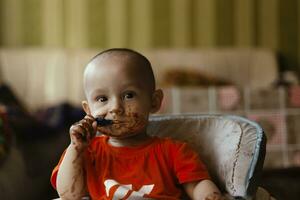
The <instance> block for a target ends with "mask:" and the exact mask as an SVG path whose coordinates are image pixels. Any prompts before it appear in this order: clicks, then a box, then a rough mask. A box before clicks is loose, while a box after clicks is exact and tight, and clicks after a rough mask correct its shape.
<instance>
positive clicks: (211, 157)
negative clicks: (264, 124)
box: [148, 115, 266, 198]
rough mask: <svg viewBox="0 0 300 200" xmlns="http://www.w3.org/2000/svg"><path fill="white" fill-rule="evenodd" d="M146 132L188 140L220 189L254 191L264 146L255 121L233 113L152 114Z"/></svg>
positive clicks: (235, 194)
mask: <svg viewBox="0 0 300 200" xmlns="http://www.w3.org/2000/svg"><path fill="white" fill-rule="evenodd" d="M148 134H150V135H156V136H159V137H171V138H174V139H179V140H182V141H186V142H188V143H189V144H190V145H191V146H192V147H194V148H195V150H196V151H197V152H198V153H199V154H200V156H201V159H202V160H203V162H204V163H205V164H206V165H207V168H208V170H209V172H210V174H211V176H212V178H213V180H214V181H215V182H216V183H217V185H218V186H219V187H220V188H221V190H223V191H224V192H227V193H228V194H229V195H231V196H233V197H243V198H248V197H252V196H253V195H254V193H255V191H256V189H257V187H258V182H259V177H260V172H261V171H262V167H263V162H264V156H265V150H266V138H265V135H264V133H263V130H262V128H261V127H260V126H259V125H258V124H257V123H255V122H253V121H250V120H248V119H245V118H243V117H239V116H232V115H230V116H229V115H164V116H162V115H161V116H160V115H158V116H152V117H151V119H150V124H149V128H148Z"/></svg>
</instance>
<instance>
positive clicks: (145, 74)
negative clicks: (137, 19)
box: [84, 48, 155, 92]
mask: <svg viewBox="0 0 300 200" xmlns="http://www.w3.org/2000/svg"><path fill="white" fill-rule="evenodd" d="M108 68H109V69H108ZM105 70H117V71H118V72H120V73H128V74H130V76H131V77H132V78H133V79H136V80H137V82H139V81H140V82H142V83H143V85H145V86H146V87H147V89H149V91H151V92H153V91H154V90H155V78H154V74H153V70H152V66H151V63H150V62H149V60H148V59H147V58H146V57H145V56H143V55H142V54H140V53H138V52H136V51H133V50H131V49H124V48H114V49H108V50H105V51H102V52H100V53H99V54H97V55H96V56H95V57H93V58H92V59H91V60H90V62H89V63H88V65H87V67H86V69H85V71H84V89H85V91H86V90H87V86H88V85H89V84H91V83H90V81H89V80H90V79H91V77H92V76H93V75H94V74H95V73H101V72H103V73H105ZM111 78H114V77H111ZM116 81H121V80H116Z"/></svg>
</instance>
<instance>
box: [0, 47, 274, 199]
mask: <svg viewBox="0 0 300 200" xmlns="http://www.w3.org/2000/svg"><path fill="white" fill-rule="evenodd" d="M97 52H99V51H98V50H83V49H80V50H68V49H0V83H1V84H6V85H8V86H9V88H10V89H12V91H13V92H14V95H15V96H16V98H18V99H19V100H20V102H18V104H17V105H21V104H22V107H24V109H23V110H22V112H23V114H24V113H25V115H24V116H23V117H22V118H21V119H27V120H28V121H27V122H26V123H23V124H13V122H11V123H12V124H11V125H12V127H13V128H16V127H19V129H15V130H14V133H13V134H14V135H13V142H12V144H11V148H10V152H9V155H8V156H7V158H6V159H5V161H4V162H3V163H2V164H1V166H0V198H1V199H8V200H9V199H41V196H44V197H45V195H49V194H48V192H49V187H50V184H49V177H50V173H51V169H52V167H53V166H54V165H55V163H56V162H57V159H58V157H59V155H60V153H61V151H62V150H63V149H64V148H65V147H66V145H67V144H68V133H67V132H68V125H70V123H72V120H71V121H69V122H68V123H66V124H65V125H66V126H63V127H59V128H57V127H56V128H54V127H53V124H52V125H51V124H48V122H47V119H45V118H44V121H37V119H36V118H35V117H36V116H33V115H32V113H36V111H37V110H38V109H40V108H43V109H46V108H49V107H55V106H56V105H60V104H61V103H64V102H68V103H70V104H72V105H75V106H79V105H80V103H81V101H82V100H83V99H84V94H83V90H82V73H83V70H84V67H85V65H86V63H88V61H89V60H90V59H91V58H92V57H93V56H94V55H95V54H96V53H97ZM141 52H142V53H143V54H144V55H146V57H148V58H149V60H150V61H151V63H152V65H153V70H154V73H155V76H156V78H157V82H158V85H159V86H162V85H163V81H164V80H163V79H164V75H165V73H166V72H168V71H169V70H173V69H184V70H192V71H193V70H194V71H195V72H201V73H204V74H208V75H209V76H213V77H216V78H225V79H226V80H229V81H230V82H231V83H232V84H233V85H235V86H238V87H252V88H257V87H270V86H272V84H273V83H274V82H275V81H276V79H277V77H278V72H277V69H278V66H277V61H276V55H275V53H274V52H272V51H269V50H264V49H208V50H201V49H178V50H165V49H161V50H152V51H150V50H148V51H141ZM1 95H3V93H1ZM0 103H3V102H1V101H0ZM6 103H7V102H6ZM4 104H5V102H4ZM57 112H58V113H59V112H60V111H57ZM60 115H63V114H61V113H60ZM51 116H52V117H54V118H55V116H53V115H51ZM76 117H79V115H76ZM76 117H73V118H72V119H73V120H74V121H75V120H76ZM20 121H22V120H20ZM20 121H19V122H20ZM24 130H27V131H25V132H24ZM38 130H44V131H45V132H44V133H43V131H41V132H38V133H37V131H38ZM22 131H23V132H22ZM20 135H21V136H22V135H23V136H24V135H25V136H26V135H27V136H28V135H32V137H25V138H24V137H20ZM47 188H48V190H47ZM50 196H51V194H50V195H49V196H47V198H49V197H50Z"/></svg>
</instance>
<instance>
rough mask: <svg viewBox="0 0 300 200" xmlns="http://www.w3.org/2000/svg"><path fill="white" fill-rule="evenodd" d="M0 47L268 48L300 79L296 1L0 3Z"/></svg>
mask: <svg viewBox="0 0 300 200" xmlns="http://www.w3.org/2000/svg"><path fill="white" fill-rule="evenodd" d="M0 8H1V11H0V28H1V31H0V47H47V48H49V47H50V48H53V47H54V48H61V47H63V48H108V47H130V48H136V49H150V48H151V49H152V48H214V47H224V46H227V47H228V46H230V47H232V46H233V47H235V46H237V47H265V48H270V49H272V50H274V51H276V52H277V53H278V54H279V55H280V58H281V59H280V61H281V70H294V71H295V72H296V73H297V74H298V76H300V67H299V64H300V50H299V49H300V38H299V37H298V35H299V34H298V33H299V32H300V14H299V13H300V2H299V1H298V0H0Z"/></svg>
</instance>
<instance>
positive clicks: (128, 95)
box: [123, 92, 135, 99]
mask: <svg viewBox="0 0 300 200" xmlns="http://www.w3.org/2000/svg"><path fill="white" fill-rule="evenodd" d="M134 96H135V93H134V92H126V93H125V94H124V97H123V98H124V99H132V98H133V97H134Z"/></svg>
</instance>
